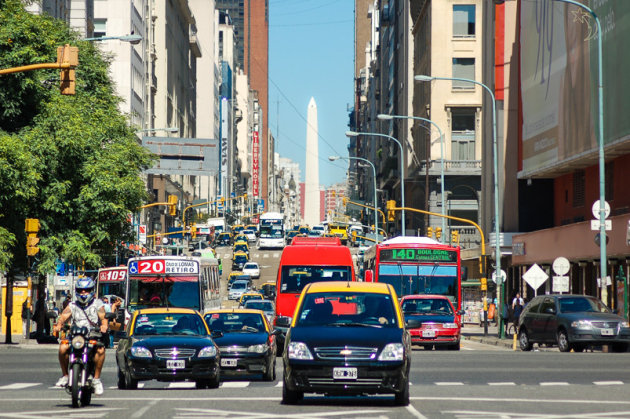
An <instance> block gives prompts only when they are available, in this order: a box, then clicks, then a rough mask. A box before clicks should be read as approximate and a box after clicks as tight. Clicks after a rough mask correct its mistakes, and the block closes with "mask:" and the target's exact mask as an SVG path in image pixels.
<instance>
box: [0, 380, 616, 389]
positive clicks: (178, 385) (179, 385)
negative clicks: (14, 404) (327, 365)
mask: <svg viewBox="0 0 630 419" xmlns="http://www.w3.org/2000/svg"><path fill="white" fill-rule="evenodd" d="M147 383H149V388H152V387H154V386H159V385H160V384H156V382H151V381H148V382H139V383H138V388H144V387H145V385H146V384H147ZM42 384H44V383H11V384H5V385H1V386H0V391H10V390H22V389H25V388H29V387H36V386H40V385H42ZM467 384H471V383H463V382H461V381H436V382H433V383H415V385H416V386H418V385H434V386H442V387H447V386H463V385H467ZM528 384H534V383H528ZM582 384H584V383H575V384H573V385H582ZM592 384H593V385H596V386H622V385H625V384H626V383H624V382H623V381H592ZM409 385H411V386H413V385H414V383H413V382H409ZM485 385H488V386H497V387H499V386H516V385H518V384H517V383H515V382H513V381H501V382H496V381H491V382H487V383H485ZM538 385H540V386H541V387H551V386H570V385H572V384H571V383H568V382H566V381H543V382H539V383H538ZM246 387H276V388H281V387H282V380H278V381H277V382H276V383H268V382H266V381H224V382H222V383H221V385H220V386H219V388H246ZM107 388H108V389H110V390H115V389H117V388H118V387H117V386H108V387H107ZM156 388H158V387H156ZM166 388H168V389H173V390H176V389H188V388H195V383H194V382H192V381H176V382H171V383H168V385H167V386H166ZM48 389H57V390H62V388H61V387H55V386H48Z"/></svg>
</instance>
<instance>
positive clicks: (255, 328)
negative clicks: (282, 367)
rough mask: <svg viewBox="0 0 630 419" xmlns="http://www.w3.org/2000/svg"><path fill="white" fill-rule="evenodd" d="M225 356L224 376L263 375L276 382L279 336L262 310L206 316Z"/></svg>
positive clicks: (237, 310) (222, 361)
mask: <svg viewBox="0 0 630 419" xmlns="http://www.w3.org/2000/svg"><path fill="white" fill-rule="evenodd" d="M204 319H205V320H206V323H207V324H208V326H209V327H210V329H211V330H212V332H213V333H221V337H219V338H217V339H216V343H217V345H218V346H219V352H220V354H221V374H222V375H242V374H262V375H263V379H264V380H265V381H274V380H275V379H276V332H274V331H273V330H272V328H271V326H270V324H269V322H268V321H267V318H266V317H265V315H264V314H263V312H262V311H260V310H251V309H222V310H211V311H209V312H207V313H206V315H205V316H204Z"/></svg>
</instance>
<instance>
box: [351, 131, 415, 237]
mask: <svg viewBox="0 0 630 419" xmlns="http://www.w3.org/2000/svg"><path fill="white" fill-rule="evenodd" d="M360 135H367V136H373V137H385V138H389V139H390V140H392V141H395V142H396V144H398V147H400V195H401V196H400V202H401V204H402V207H403V210H402V211H401V216H402V220H401V226H402V235H403V236H404V235H405V232H406V230H405V210H404V208H405V163H404V159H405V156H404V152H403V146H402V144H401V143H400V141H398V140H397V139H396V138H394V137H392V136H391V135H387V134H381V133H379V132H355V131H346V136H348V137H358V136H360Z"/></svg>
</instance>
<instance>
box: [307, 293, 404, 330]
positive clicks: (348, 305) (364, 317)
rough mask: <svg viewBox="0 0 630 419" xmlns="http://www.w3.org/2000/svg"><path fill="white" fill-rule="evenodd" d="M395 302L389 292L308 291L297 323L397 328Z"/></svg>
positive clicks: (316, 325) (318, 325) (319, 325)
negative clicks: (310, 292) (309, 292)
mask: <svg viewBox="0 0 630 419" xmlns="http://www.w3.org/2000/svg"><path fill="white" fill-rule="evenodd" d="M394 304H395V302H394V301H392V299H391V297H390V295H389V294H374V293H361V292H330V293H328V292H326V293H312V294H307V295H306V296H305V297H304V302H303V303H302V306H301V310H300V312H299V315H298V321H297V326H306V327H312V326H315V327H321V326H332V327H379V328H380V327H397V326H398V322H397V320H396V311H395V309H394Z"/></svg>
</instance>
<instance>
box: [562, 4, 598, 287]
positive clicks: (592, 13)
mask: <svg viewBox="0 0 630 419" xmlns="http://www.w3.org/2000/svg"><path fill="white" fill-rule="evenodd" d="M554 1H559V2H562V3H569V4H572V5H574V6H578V7H581V8H583V9H584V10H586V11H587V12H588V13H589V14H590V15H591V16H593V19H595V23H596V24H597V32H596V36H595V37H596V38H597V73H598V76H597V97H598V102H599V109H598V121H599V127H598V128H599V130H598V137H599V138H598V140H599V141H598V143H599V258H600V265H601V268H600V269H601V275H600V277H601V278H602V284H603V283H605V282H604V281H605V280H606V276H607V274H608V272H607V270H608V261H607V258H606V223H605V220H606V176H605V173H606V160H605V158H604V81H603V73H604V72H603V68H602V65H603V64H602V61H603V59H602V55H603V41H602V36H603V34H602V25H601V22H600V21H599V17H598V16H597V14H595V12H594V11H593V10H592V9H591V8H589V7H588V6H586V5H584V4H582V3H578V2H576V1H574V0H554Z"/></svg>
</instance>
